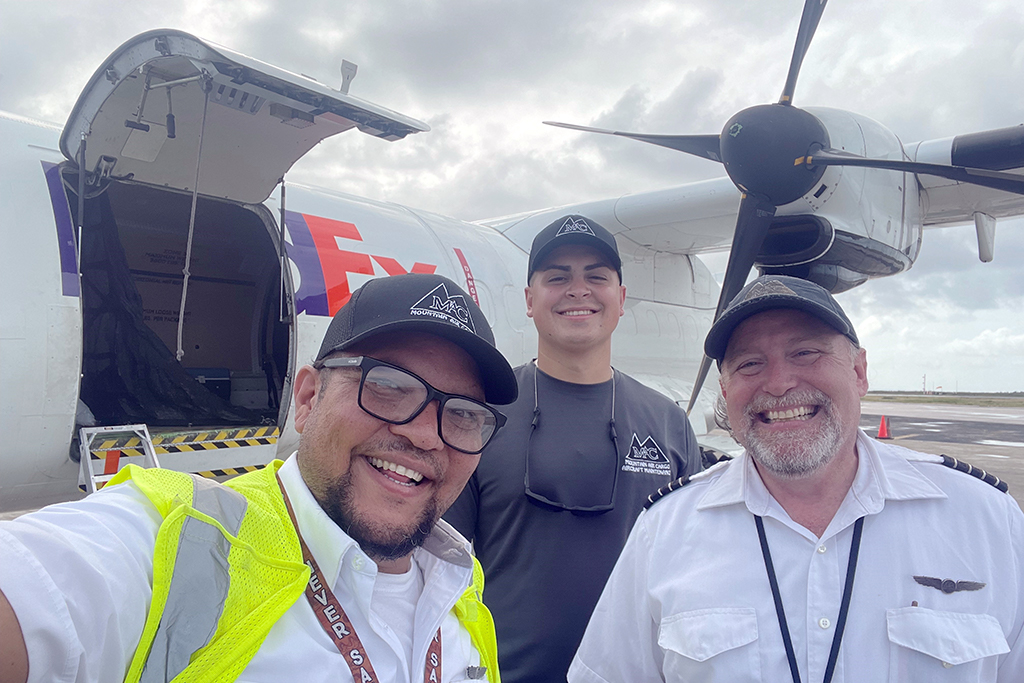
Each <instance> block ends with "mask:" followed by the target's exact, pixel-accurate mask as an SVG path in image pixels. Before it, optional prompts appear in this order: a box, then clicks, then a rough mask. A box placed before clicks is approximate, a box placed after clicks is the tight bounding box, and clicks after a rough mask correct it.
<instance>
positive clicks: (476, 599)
mask: <svg viewBox="0 0 1024 683" xmlns="http://www.w3.org/2000/svg"><path fill="white" fill-rule="evenodd" d="M282 464H283V463H282V462H281V461H280V460H275V461H274V462H272V463H271V464H270V465H268V466H267V467H265V468H264V469H261V470H258V471H255V472H250V473H249V474H244V475H242V476H240V477H236V478H234V479H232V480H230V481H228V482H227V483H226V484H223V485H221V484H217V483H216V482H212V481H210V480H208V479H203V478H202V477H199V476H196V475H189V474H185V473H182V472H173V471H171V470H164V469H143V468H141V467H137V466H135V465H129V466H128V467H126V468H125V469H123V470H121V472H119V473H118V475H117V476H116V477H114V478H113V479H111V481H110V483H109V484H108V485H112V484H117V483H121V482H124V481H127V480H129V479H131V480H132V481H133V482H135V485H136V486H137V487H138V488H139V490H141V491H142V492H143V494H145V495H146V497H147V498H149V500H150V501H151V502H152V503H153V505H154V506H155V507H156V509H157V510H158V511H159V512H160V514H161V516H163V518H164V521H163V523H162V524H161V525H160V529H159V531H158V532H157V536H156V547H155V549H154V551H153V597H152V602H151V604H150V610H149V615H148V616H147V618H146V624H145V626H144V627H143V630H142V637H141V639H140V640H139V646H138V648H137V649H136V651H135V656H134V657H133V658H132V662H131V665H130V667H129V669H128V674H127V675H126V676H125V681H126V683H169V682H170V681H174V682H175V683H186V682H188V683H193V682H196V683H198V682H205V681H210V682H215V681H234V680H235V679H237V678H238V676H239V675H241V673H242V671H243V670H244V669H245V667H246V666H247V665H248V664H249V661H250V660H251V659H252V658H253V655H255V654H256V651H257V650H259V648H260V645H262V644H263V640H264V639H265V638H266V637H267V634H268V633H269V632H270V629H271V627H272V626H273V625H274V624H275V623H276V622H277V620H278V619H280V618H281V616H282V615H283V614H284V613H285V612H286V611H287V610H288V608H290V607H291V606H292V604H293V603H294V602H295V601H296V600H297V599H299V597H300V596H301V595H302V592H303V590H304V589H305V587H306V582H307V581H308V580H309V568H308V567H307V566H306V565H305V563H304V562H303V561H302V552H301V550H300V547H299V537H298V534H297V533H296V531H295V528H294V526H293V525H292V523H291V520H290V519H289V516H288V510H287V508H286V507H285V502H284V497H283V496H282V494H281V489H280V487H279V485H278V483H277V476H276V475H277V470H278V468H280V467H281V465H282ZM483 587H484V576H483V570H482V569H481V567H480V563H479V562H477V560H476V558H474V559H473V584H472V585H471V586H470V587H469V588H467V589H466V591H465V592H464V593H463V594H462V596H461V597H460V598H459V600H458V602H456V603H455V614H456V617H458V619H459V622H460V623H461V624H462V625H463V627H465V628H466V630H467V631H469V635H470V638H471V639H472V641H473V645H474V647H476V649H477V651H478V652H479V653H480V661H481V664H482V665H484V666H486V667H487V678H488V680H490V681H491V683H500V681H501V677H500V675H499V673H498V648H497V641H496V638H495V634H494V620H493V619H492V618H491V614H490V611H488V609H487V607H485V606H484V604H483V602H481V599H480V596H481V594H482V593H483Z"/></svg>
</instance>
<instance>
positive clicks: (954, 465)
mask: <svg viewBox="0 0 1024 683" xmlns="http://www.w3.org/2000/svg"><path fill="white" fill-rule="evenodd" d="M941 457H942V464H943V465H945V466H946V467H949V468H950V469H954V470H956V471H958V472H963V473H964V474H969V475H971V476H972V477H974V478H975V479H981V480H982V481H983V482H985V483H986V484H989V485H990V486H994V487H996V488H997V489H999V490H1000V491H1002V492H1003V493H1007V491H1008V489H1009V488H1010V487H1009V486H1008V485H1007V483H1006V482H1005V481H1003V480H1002V479H1000V478H999V477H997V476H996V475H994V474H989V473H988V472H986V471H985V470H983V469H981V468H980V467H975V466H974V465H971V464H970V463H966V462H964V461H963V460H957V459H956V458H954V457H952V456H949V455H945V454H943V455H942V456H941Z"/></svg>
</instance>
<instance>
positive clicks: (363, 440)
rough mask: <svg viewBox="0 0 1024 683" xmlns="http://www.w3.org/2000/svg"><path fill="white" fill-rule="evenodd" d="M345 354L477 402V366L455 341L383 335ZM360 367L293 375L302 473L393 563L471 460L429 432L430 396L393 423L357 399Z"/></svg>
mask: <svg viewBox="0 0 1024 683" xmlns="http://www.w3.org/2000/svg"><path fill="white" fill-rule="evenodd" d="M346 355H353V356H355V355H363V356H370V357H372V358H376V359H378V360H382V361H386V362H388V363H392V364H393V365H397V366H399V367H401V368H404V369H406V370H408V371H410V372H412V373H415V374H416V375H419V376H420V377H422V378H423V379H424V380H426V381H427V382H429V383H430V384H431V385H432V386H434V387H436V388H437V389H439V390H440V391H444V392H448V393H453V394H460V395H464V396H469V397H471V398H475V399H477V400H481V401H482V400H483V399H484V391H483V388H482V384H481V382H480V375H479V371H478V369H477V366H476V363H474V361H473V360H472V358H470V356H469V355H468V354H467V353H466V352H465V351H463V350H462V349H461V348H460V347H458V346H456V345H455V344H453V343H451V342H449V341H447V340H445V339H442V338H440V337H436V336H433V335H429V334H419V333H403V334H394V335H388V337H387V341H374V340H370V342H368V343H366V344H363V345H361V346H360V347H359V349H353V350H351V351H350V352H347V354H346ZM360 376H361V374H360V371H359V369H358V368H356V369H329V368H325V369H322V370H319V371H317V370H315V369H313V368H312V367H309V366H306V367H304V368H302V369H301V370H300V371H299V373H298V376H297V378H296V388H295V404H296V408H295V428H296V430H297V431H298V432H299V433H300V434H301V438H300V441H299V454H298V464H299V470H300V471H301V472H302V478H303V479H304V480H305V482H306V485H307V486H308V487H309V490H310V491H311V492H312V494H313V496H314V497H315V498H316V499H317V502H319V503H320V506H321V507H322V508H323V509H324V511H325V512H326V513H327V514H328V516H329V517H330V518H331V519H332V520H333V521H334V522H335V524H337V525H338V526H339V527H340V528H341V529H342V530H343V531H345V532H346V533H347V534H348V535H349V536H351V537H352V538H353V539H354V540H355V541H357V542H358V543H359V545H360V547H362V549H363V551H364V552H366V554H367V555H369V556H370V557H372V558H373V559H374V560H375V561H377V563H378V565H382V568H383V563H387V562H392V561H395V560H402V559H403V558H405V557H407V556H408V555H409V553H411V552H412V550H413V548H415V547H416V546H418V545H419V544H421V543H422V542H423V540H424V539H425V538H426V537H427V535H429V533H430V530H431V529H432V528H433V526H434V524H435V523H436V522H437V520H438V519H439V518H440V516H441V514H442V513H443V512H444V511H445V510H447V509H448V507H449V506H450V505H451V504H452V503H453V502H454V501H455V498H456V497H457V496H458V495H459V493H460V492H461V491H462V488H463V487H464V486H465V484H466V482H467V481H468V480H469V477H470V475H471V474H472V473H473V470H475V469H476V466H477V463H478V462H479V459H480V456H479V455H468V454H466V453H460V452H459V451H456V450H454V449H452V448H450V447H448V446H446V445H445V444H444V442H443V441H442V440H441V437H440V436H438V433H437V402H436V401H434V402H431V403H430V404H429V405H428V406H427V407H426V408H424V410H423V412H421V413H420V414H419V415H417V416H416V418H415V419H413V420H412V421H411V422H409V423H407V424H404V425H394V424H390V423H387V422H384V421H382V420H379V419H377V418H375V417H373V416H371V415H369V414H367V413H366V412H364V411H363V410H362V409H361V408H360V407H359V404H358V394H359V379H360Z"/></svg>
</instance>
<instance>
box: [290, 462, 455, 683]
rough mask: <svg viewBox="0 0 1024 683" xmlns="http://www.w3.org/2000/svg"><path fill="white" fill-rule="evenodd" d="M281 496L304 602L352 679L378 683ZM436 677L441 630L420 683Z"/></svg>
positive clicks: (431, 682)
mask: <svg viewBox="0 0 1024 683" xmlns="http://www.w3.org/2000/svg"><path fill="white" fill-rule="evenodd" d="M280 483H281V482H280V478H278V484H280ZM281 493H282V494H283V495H284V502H285V505H287V506H288V515H289V516H290V517H291V519H292V525H293V526H294V527H295V533H296V535H297V536H298V537H299V545H300V546H301V548H302V560H303V561H304V562H305V563H306V566H308V567H309V571H310V574H309V582H308V583H307V584H306V599H307V600H309V605H310V607H312V608H313V613H314V614H316V618H317V621H319V622H320V626H322V627H323V629H324V631H325V632H326V633H327V635H328V636H330V638H331V640H332V641H334V645H335V647H337V648H338V652H340V653H341V656H342V657H343V658H344V659H345V663H347V664H348V668H349V671H350V672H351V673H352V680H353V681H355V683H379V680H380V679H378V678H377V673H376V672H375V671H374V670H373V665H372V664H370V656H369V654H368V653H367V652H366V649H365V648H364V647H363V643H362V641H361V640H359V636H358V635H357V634H356V630H355V629H354V628H353V627H352V622H351V621H350V620H349V618H348V615H347V614H345V610H344V609H343V608H342V606H341V604H340V603H339V602H338V599H337V598H336V597H334V592H333V591H332V590H331V589H330V587H329V586H328V585H327V584H326V583H325V582H324V581H322V580H321V578H320V577H321V574H320V568H319V567H318V566H317V564H316V560H314V559H313V553H311V552H310V551H309V548H308V547H307V546H306V542H305V541H304V540H302V534H301V533H300V532H299V524H298V522H297V521H296V520H295V513H294V512H293V511H292V504H291V501H289V500H288V494H287V493H285V490H284V486H283V485H281ZM440 678H441V629H440V628H438V629H437V633H435V634H434V637H433V638H431V640H430V645H429V646H428V647H427V660H426V663H425V665H424V669H423V681H424V683H438V681H439V680H440Z"/></svg>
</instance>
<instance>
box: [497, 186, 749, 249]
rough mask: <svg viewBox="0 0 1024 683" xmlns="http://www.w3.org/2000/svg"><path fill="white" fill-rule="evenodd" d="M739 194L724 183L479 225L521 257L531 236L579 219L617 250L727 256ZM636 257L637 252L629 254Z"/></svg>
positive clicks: (580, 205)
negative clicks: (593, 224)
mask: <svg viewBox="0 0 1024 683" xmlns="http://www.w3.org/2000/svg"><path fill="white" fill-rule="evenodd" d="M739 203H740V193H739V190H737V189H736V186H735V185H733V184H732V182H731V181H730V180H729V179H728V178H716V179H714V180H705V181H702V182H697V183H689V184H687V185H680V186H677V187H670V188H666V189H664V190H655V191H653V192H643V193H638V194H626V195H622V196H621V197H618V198H613V199H600V200H597V201H592V202H582V203H579V204H570V205H567V206H560V207H556V208H552V209H544V210H541V211H534V212H530V213H522V214H516V215H513V216H505V217H501V218H494V219H489V220H485V221H481V223H482V224H484V225H487V226H489V227H492V228H495V229H496V230H498V231H500V232H502V233H503V234H504V235H505V236H506V237H508V238H509V239H510V240H512V241H513V242H514V243H515V244H516V245H518V246H519V247H520V248H521V249H523V250H524V251H527V252H529V251H530V245H531V243H532V242H533V237H534V235H536V234H537V232H538V231H539V230H540V229H541V228H543V227H544V226H545V225H547V224H549V223H551V222H552V221H554V220H555V219H557V218H558V217H559V216H564V215H566V214H570V213H577V214H581V215H583V216H586V217H588V218H591V219H593V220H595V221H597V222H598V223H600V224H601V225H602V226H604V227H605V228H606V229H607V230H608V231H609V232H611V233H612V234H613V235H615V238H616V240H618V242H619V249H620V250H622V251H625V252H628V251H631V250H630V249H629V245H630V244H632V245H635V247H636V250H644V251H655V252H661V253H667V254H673V255H677V256H685V255H695V254H700V253H705V252H713V251H725V250H726V249H728V248H729V244H730V243H731V241H732V233H733V226H734V225H735V224H736V211H737V209H738V207H739ZM632 251H635V250H632Z"/></svg>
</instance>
